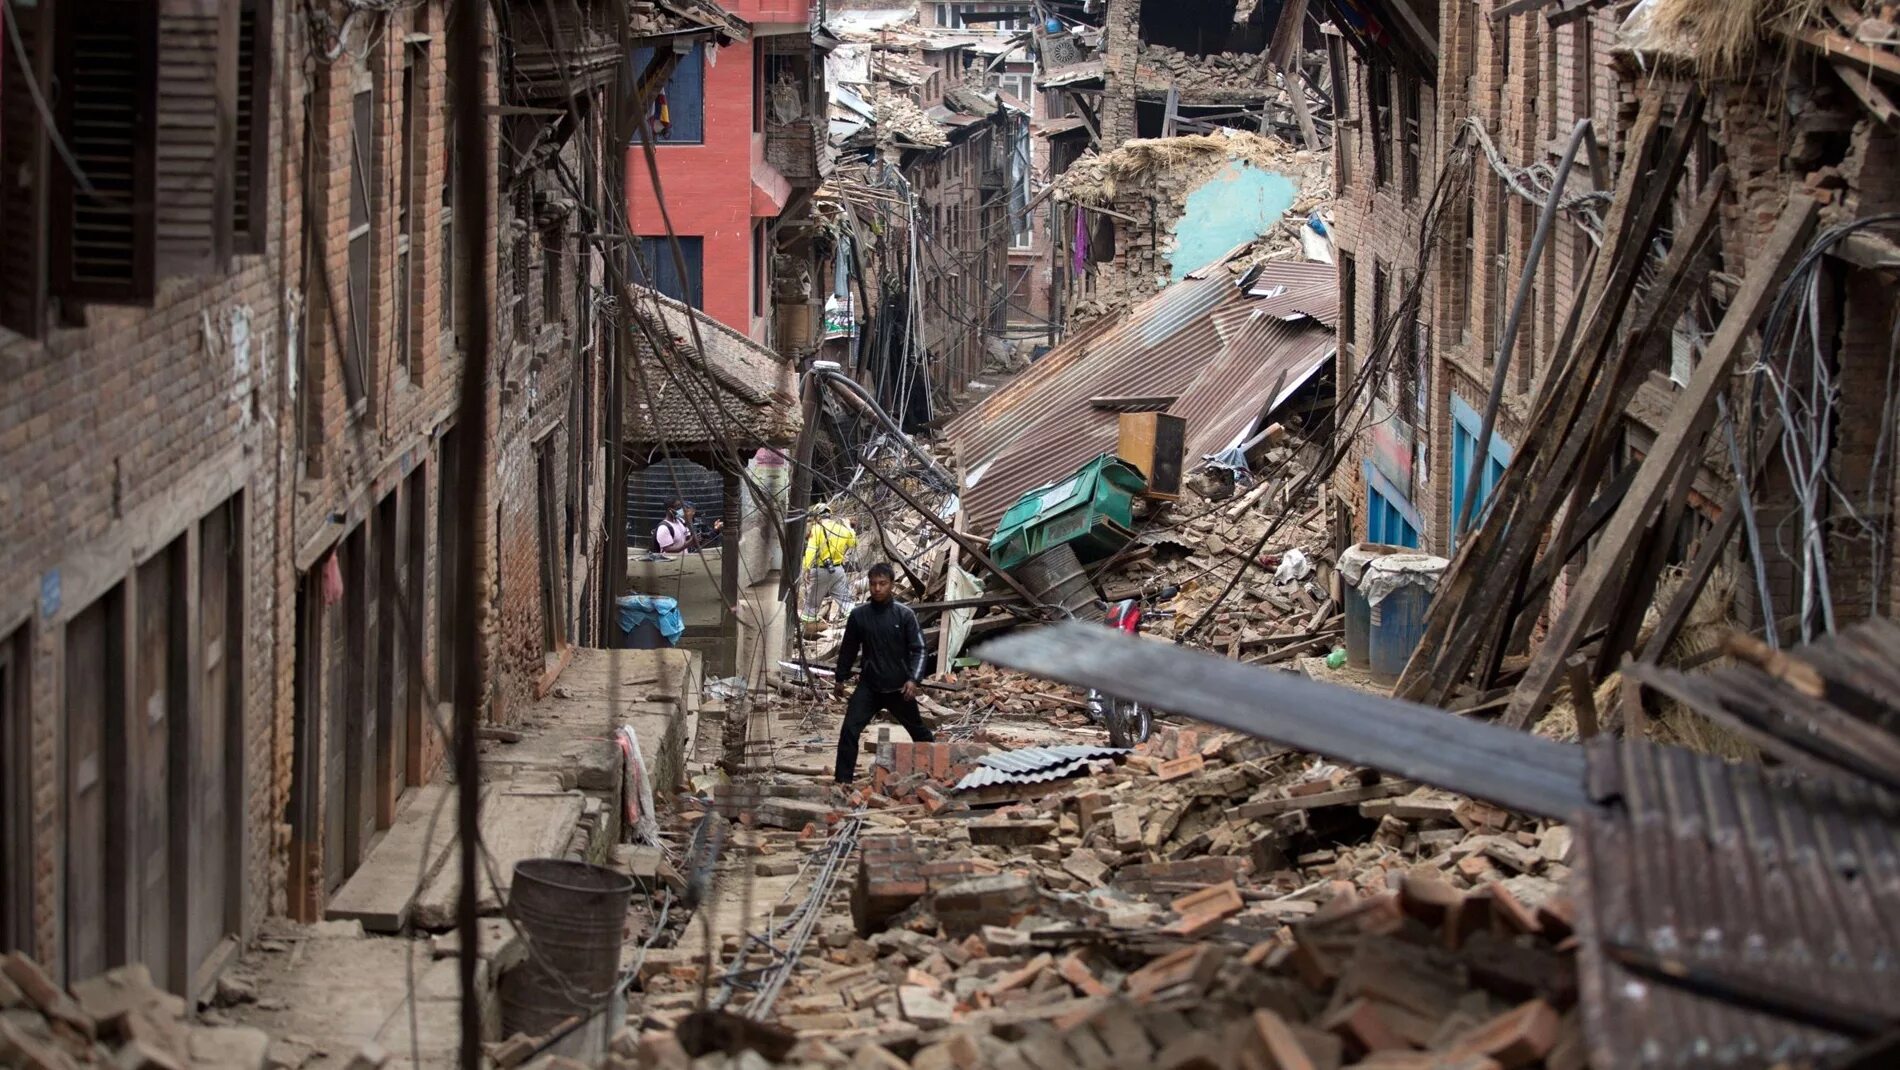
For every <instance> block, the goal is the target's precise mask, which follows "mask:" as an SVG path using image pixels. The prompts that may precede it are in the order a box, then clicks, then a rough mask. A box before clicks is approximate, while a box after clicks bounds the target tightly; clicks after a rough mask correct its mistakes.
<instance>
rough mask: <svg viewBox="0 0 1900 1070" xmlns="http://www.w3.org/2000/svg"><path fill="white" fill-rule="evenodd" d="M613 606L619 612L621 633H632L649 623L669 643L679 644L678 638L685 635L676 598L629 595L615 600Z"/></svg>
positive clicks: (684, 626) (684, 624)
mask: <svg viewBox="0 0 1900 1070" xmlns="http://www.w3.org/2000/svg"><path fill="white" fill-rule="evenodd" d="M614 606H615V607H616V608H617V609H618V610H619V616H620V630H621V631H623V632H632V631H633V630H634V629H635V628H638V627H639V626H640V625H642V624H646V623H649V622H651V623H652V624H653V625H654V626H655V627H657V628H659V629H660V634H661V635H664V636H666V641H667V642H669V643H677V642H679V638H680V636H682V635H685V634H686V622H684V621H682V620H680V602H679V599H677V598H668V597H666V596H664V595H650V594H629V595H622V596H620V597H619V598H618V599H615V601H614Z"/></svg>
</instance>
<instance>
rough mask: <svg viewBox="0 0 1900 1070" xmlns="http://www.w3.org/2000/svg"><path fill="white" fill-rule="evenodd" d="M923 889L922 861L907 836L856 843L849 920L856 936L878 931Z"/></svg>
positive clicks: (919, 896)
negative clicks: (855, 870)
mask: <svg viewBox="0 0 1900 1070" xmlns="http://www.w3.org/2000/svg"><path fill="white" fill-rule="evenodd" d="M927 890H928V885H927V883H926V882H925V879H924V861H923V858H922V856H921V855H919V854H918V853H917V844H916V841H914V840H913V839H911V837H910V834H909V833H902V834H898V835H885V836H866V837H864V839H863V840H862V841H860V843H859V847H858V880H857V884H856V885H855V886H854V887H853V888H852V890H851V920H852V921H854V922H856V923H857V927H858V933H859V935H861V936H869V935H871V934H872V933H876V932H882V931H883V930H884V929H885V928H886V927H887V926H889V924H890V922H891V919H893V918H895V917H897V916H898V915H899V914H902V913H903V912H904V911H906V910H909V909H910V908H911V906H912V905H914V904H915V903H916V902H917V901H918V900H919V899H922V898H923V897H924V893H925V892H926V891H927Z"/></svg>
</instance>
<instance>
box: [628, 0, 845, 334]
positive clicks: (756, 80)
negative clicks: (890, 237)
mask: <svg viewBox="0 0 1900 1070" xmlns="http://www.w3.org/2000/svg"><path fill="white" fill-rule="evenodd" d="M727 10H729V11H730V12H731V13H732V14H733V15H735V16H737V17H738V18H740V19H742V20H744V21H745V22H747V23H749V24H750V31H751V32H750V36H749V39H746V40H735V41H733V42H732V43H730V44H727V45H725V46H723V47H721V46H718V45H715V44H713V43H711V42H710V41H703V40H702V41H689V40H684V39H681V40H678V41H677V43H674V42H668V41H666V40H656V41H654V42H652V45H651V47H649V48H641V49H636V51H635V54H634V67H635V70H636V71H639V70H643V69H646V68H647V65H648V63H649V61H650V60H651V58H652V55H653V51H652V49H653V48H659V49H663V50H671V51H672V52H673V54H674V55H675V56H677V65H676V66H675V67H674V68H673V71H672V73H671V75H670V76H669V77H668V78H667V80H666V82H665V83H664V86H663V87H662V90H663V96H653V97H650V98H649V102H648V116H649V121H650V125H651V128H652V129H653V130H654V132H655V135H656V136H655V142H656V143H655V146H654V152H655V156H656V159H657V162H658V168H659V179H660V189H661V192H662V194H663V195H664V197H665V199H666V211H667V214H668V215H669V216H670V217H671V222H672V227H673V232H674V233H675V234H676V235H677V236H678V237H679V239H680V254H681V255H680V258H679V261H676V260H675V258H674V256H673V253H672V251H671V249H669V248H668V247H667V246H666V243H665V235H666V232H667V227H666V221H665V220H663V219H662V218H661V214H660V207H659V202H658V199H657V198H656V196H655V193H654V188H653V180H652V176H651V174H650V172H649V171H648V168H647V165H646V156H645V151H644V148H643V146H642V145H641V143H640V142H639V140H638V139H637V137H636V139H635V141H634V143H633V144H632V145H630V146H629V148H628V167H627V215H628V219H629V220H630V222H631V224H632V227H633V232H634V233H633V237H634V239H635V242H634V256H635V265H634V277H635V278H636V279H640V280H642V281H646V282H647V283H649V284H650V285H652V286H653V287H654V288H655V289H658V290H660V291H661V292H662V293H665V294H667V295H668V296H671V297H675V298H678V299H679V300H682V301H685V302H687V303H688V304H692V305H694V306H696V307H698V308H701V309H703V310H704V311H706V312H707V313H708V314H710V315H711V316H712V317H713V318H714V319H717V320H719V321H720V322H722V323H724V324H726V325H727V326H729V327H732V328H733V329H734V330H738V331H741V332H744V333H745V334H746V335H748V336H750V337H751V338H753V339H754V340H755V341H759V342H764V343H767V344H772V343H773V342H774V341H775V340H774V339H773V338H772V337H771V335H772V333H773V332H772V324H771V316H772V298H771V294H772V279H771V277H770V268H771V260H772V256H771V250H772V248H773V246H774V244H775V241H776V237H777V235H776V234H775V228H774V227H773V225H772V223H773V220H775V219H777V217H778V216H779V215H780V213H781V212H782V211H783V210H784V208H785V206H786V204H787V202H788V201H790V200H792V199H793V192H794V187H795V186H804V185H811V184H815V177H816V176H815V173H814V170H813V169H812V168H810V167H809V166H793V165H789V164H786V159H787V157H786V156H785V155H784V154H783V153H780V152H776V151H774V152H772V153H770V155H771V157H772V159H771V160H770V161H768V147H767V143H768V138H769V137H771V136H777V135H776V134H775V133H774V132H771V131H768V127H769V126H774V125H776V124H772V123H768V121H767V115H768V112H771V111H773V110H774V109H773V108H771V107H769V106H768V104H769V101H770V99H771V97H770V94H771V93H772V92H774V88H773V87H775V86H777V87H779V89H778V91H779V92H781V93H783V92H784V91H785V89H786V87H796V91H797V93H798V94H799V95H800V96H803V98H804V100H810V99H811V97H810V95H809V93H810V79H811V72H812V70H813V66H812V63H811V48H812V42H811V31H810V27H809V21H808V20H809V17H810V10H809V8H808V6H807V5H806V4H805V3H804V2H803V0H737V2H735V3H731V4H729V5H727ZM803 110H804V112H805V113H806V114H809V113H810V112H809V108H805V109H803ZM775 148H776V146H775ZM790 159H793V160H797V161H799V163H801V164H802V163H804V161H809V160H810V159H811V154H810V146H809V141H807V144H806V147H805V151H804V153H803V154H802V156H800V155H799V154H793V155H792V156H791V157H790ZM775 162H776V163H778V164H781V165H785V166H784V167H783V168H781V166H775ZM787 170H790V171H792V172H793V173H792V174H791V175H789V176H788V175H787V173H786V171H787ZM680 261H683V263H684V267H685V271H684V274H683V275H682V274H681V271H680Z"/></svg>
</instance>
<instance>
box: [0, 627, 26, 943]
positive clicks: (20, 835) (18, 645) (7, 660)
mask: <svg viewBox="0 0 1900 1070" xmlns="http://www.w3.org/2000/svg"><path fill="white" fill-rule="evenodd" d="M26 644H27V638H26V628H25V627H24V626H22V627H21V628H20V629H19V631H17V632H16V633H14V634H13V635H11V636H8V637H6V638H5V639H0V947H7V948H12V947H32V946H33V835H34V833H33V824H32V822H33V795H32V789H33V785H32V783H31V773H32V768H33V767H32V764H31V763H32V757H31V754H32V744H31V736H30V734H29V732H28V729H27V693H26V676H25V673H26V665H27V662H28V660H29V655H28V654H27V653H26Z"/></svg>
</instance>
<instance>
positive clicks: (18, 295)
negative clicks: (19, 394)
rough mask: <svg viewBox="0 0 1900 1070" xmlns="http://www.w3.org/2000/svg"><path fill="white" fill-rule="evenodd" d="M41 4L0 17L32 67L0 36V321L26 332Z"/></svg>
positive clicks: (30, 307) (36, 176)
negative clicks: (9, 25) (0, 52)
mask: <svg viewBox="0 0 1900 1070" xmlns="http://www.w3.org/2000/svg"><path fill="white" fill-rule="evenodd" d="M47 11H48V8H47V7H46V6H45V5H43V4H42V5H41V6H39V7H37V8H33V7H25V6H17V5H11V4H9V5H8V6H7V7H6V8H5V9H4V10H0V21H12V20H16V19H17V20H18V21H17V22H14V24H13V28H12V29H10V30H9V29H6V28H5V27H0V31H4V32H6V33H13V32H16V31H17V32H18V33H19V36H20V44H22V45H23V46H25V47H24V49H23V51H24V52H25V53H26V54H27V55H28V56H30V57H32V58H33V61H34V67H31V68H28V67H22V66H21V65H20V63H19V59H18V55H17V53H15V52H14V51H13V47H12V42H10V41H4V40H0V46H4V54H3V55H0V326H4V327H6V328H8V329H9V330H13V331H17V332H19V333H20V334H23V335H26V336H27V337H29V338H38V337H39V336H40V335H41V334H43V333H44V332H45V330H46V271H47V265H46V222H47V220H46V190H47V182H48V177H49V176H48V175H47V173H46V167H47V160H48V157H49V156H50V155H51V154H50V153H49V152H48V151H47V143H46V126H45V119H44V117H43V116H42V115H41V113H40V107H39V104H38V103H36V102H35V101H34V99H33V82H34V81H35V79H36V78H37V80H38V84H39V90H40V99H41V100H50V99H51V93H50V91H49V89H48V87H47V83H46V79H45V78H40V77H38V76H37V74H36V73H35V72H36V71H44V70H45V69H46V62H45V52H46V50H47V48H46V46H47V44H48V42H50V41H51V39H52V37H51V35H50V34H49V33H48V32H47V27H46V14H47Z"/></svg>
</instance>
